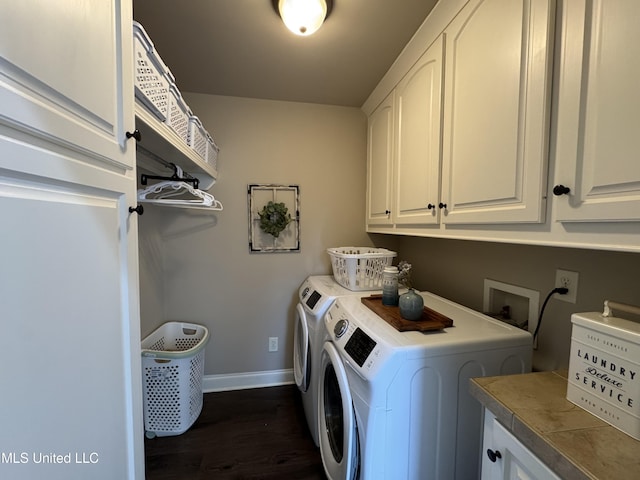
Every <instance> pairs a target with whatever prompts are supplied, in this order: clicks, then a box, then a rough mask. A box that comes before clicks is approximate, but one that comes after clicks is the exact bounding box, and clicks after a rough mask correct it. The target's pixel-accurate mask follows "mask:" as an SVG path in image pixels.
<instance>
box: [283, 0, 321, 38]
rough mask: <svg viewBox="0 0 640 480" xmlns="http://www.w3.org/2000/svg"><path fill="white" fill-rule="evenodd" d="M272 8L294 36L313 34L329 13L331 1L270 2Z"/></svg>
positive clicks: (292, 0) (293, 0) (286, 0)
mask: <svg viewBox="0 0 640 480" xmlns="http://www.w3.org/2000/svg"><path fill="white" fill-rule="evenodd" d="M272 4H273V8H274V9H275V10H276V12H277V13H278V14H279V15H280V17H281V18H282V21H283V22H284V24H285V25H286V26H287V28H288V29H289V30H291V31H292V32H293V33H295V34H296V35H300V36H304V37H306V36H309V35H311V34H313V33H315V32H316V31H317V30H318V29H319V28H320V27H321V26H322V23H323V22H324V21H325V19H326V18H327V17H328V16H329V13H331V9H332V8H333V0H272Z"/></svg>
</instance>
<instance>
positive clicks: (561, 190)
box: [553, 185, 571, 197]
mask: <svg viewBox="0 0 640 480" xmlns="http://www.w3.org/2000/svg"><path fill="white" fill-rule="evenodd" d="M570 191H571V189H570V188H569V187H565V186H564V185H556V186H555V187H553V194H554V195H555V196H556V197H559V196H561V195H568V194H569V192H570Z"/></svg>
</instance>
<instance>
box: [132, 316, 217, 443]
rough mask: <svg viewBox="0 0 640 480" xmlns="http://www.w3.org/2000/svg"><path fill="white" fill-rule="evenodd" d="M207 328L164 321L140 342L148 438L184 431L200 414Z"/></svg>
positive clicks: (207, 338)
mask: <svg viewBox="0 0 640 480" xmlns="http://www.w3.org/2000/svg"><path fill="white" fill-rule="evenodd" d="M208 341H209V331H208V330H207V328H206V327H203V326H201V325H195V324H192V323H183V322H167V323H165V324H164V325H162V326H161V327H159V328H158V329H157V330H155V331H154V332H153V333H152V334H151V335H149V336H148V337H146V338H145V339H144V340H143V341H142V380H143V400H144V408H143V410H144V429H145V432H146V435H147V437H148V438H153V437H155V436H159V437H166V436H170V435H180V434H181V433H184V432H186V431H187V430H188V429H189V428H190V427H191V425H193V423H194V422H195V421H196V419H197V418H198V416H199V415H200V412H201V411H202V402H203V395H202V380H203V377H204V347H205V346H206V344H207V342H208Z"/></svg>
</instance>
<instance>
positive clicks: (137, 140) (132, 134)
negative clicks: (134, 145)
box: [126, 128, 142, 142]
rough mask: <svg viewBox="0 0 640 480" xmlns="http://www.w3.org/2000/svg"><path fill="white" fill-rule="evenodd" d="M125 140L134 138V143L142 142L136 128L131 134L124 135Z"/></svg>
mask: <svg viewBox="0 0 640 480" xmlns="http://www.w3.org/2000/svg"><path fill="white" fill-rule="evenodd" d="M126 135H127V138H128V139H129V138H131V137H133V138H135V139H136V142H139V141H140V140H142V134H141V133H140V130H138V129H137V128H136V129H135V130H134V131H133V132H127V133H126Z"/></svg>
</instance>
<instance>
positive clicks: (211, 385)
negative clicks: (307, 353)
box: [202, 368, 294, 393]
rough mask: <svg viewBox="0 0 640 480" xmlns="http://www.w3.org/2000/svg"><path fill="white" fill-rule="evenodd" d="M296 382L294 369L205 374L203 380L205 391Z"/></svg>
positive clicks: (222, 390) (242, 388)
mask: <svg viewBox="0 0 640 480" xmlns="http://www.w3.org/2000/svg"><path fill="white" fill-rule="evenodd" d="M292 383H294V380H293V369H292V368H290V369H287V370H271V371H266V372H247V373H229V374H223V375H205V376H204V378H203V382H202V391H203V392H204V393H211V392H224V391H227V390H245V389H247V388H262V387H274V386H276V385H290V384H292Z"/></svg>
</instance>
